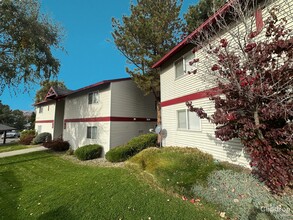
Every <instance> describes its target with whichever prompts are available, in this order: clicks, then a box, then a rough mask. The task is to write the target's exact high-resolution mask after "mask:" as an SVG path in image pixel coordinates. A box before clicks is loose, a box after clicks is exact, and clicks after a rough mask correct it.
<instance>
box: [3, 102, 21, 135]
mask: <svg viewBox="0 0 293 220" xmlns="http://www.w3.org/2000/svg"><path fill="white" fill-rule="evenodd" d="M0 123H1V124H5V125H8V126H11V127H14V128H16V129H18V130H21V129H23V128H24V125H25V116H24V114H23V112H22V111H20V110H11V109H10V107H9V106H8V105H4V104H2V102H1V101H0Z"/></svg>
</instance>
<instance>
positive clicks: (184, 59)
mask: <svg viewBox="0 0 293 220" xmlns="http://www.w3.org/2000/svg"><path fill="white" fill-rule="evenodd" d="M191 56H192V57H191ZM188 58H191V59H194V58H195V54H194V53H192V52H188V53H187V54H185V55H184V56H182V57H180V58H179V59H177V60H176V61H175V62H174V68H175V79H179V78H181V77H183V76H185V75H186V74H187V72H188V67H189V66H190V65H189V61H190V60H191V59H188ZM181 61H182V66H183V72H182V74H180V75H177V71H176V65H177V64H178V63H179V62H181ZM195 65H196V64H193V65H192V66H193V68H194V67H195ZM195 68H196V67H195ZM190 69H191V67H190Z"/></svg>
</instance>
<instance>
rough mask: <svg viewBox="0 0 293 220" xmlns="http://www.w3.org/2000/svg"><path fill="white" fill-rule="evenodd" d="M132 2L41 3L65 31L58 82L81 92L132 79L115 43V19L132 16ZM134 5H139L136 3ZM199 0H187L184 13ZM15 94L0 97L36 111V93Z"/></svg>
mask: <svg viewBox="0 0 293 220" xmlns="http://www.w3.org/2000/svg"><path fill="white" fill-rule="evenodd" d="M130 2H131V1H130V0H111V1H105V0H41V5H42V11H43V12H45V13H47V14H49V16H50V17H51V18H53V20H54V21H55V22H57V23H60V25H61V26H62V27H63V28H64V32H65V37H64V39H63V46H64V48H65V50H66V53H65V52H61V51H57V52H56V53H55V56H56V57H57V58H58V59H59V60H60V62H61V69H60V73H59V76H58V80H60V81H64V83H65V85H66V86H67V87H68V88H69V89H78V88H81V87H84V86H87V85H90V84H93V83H95V82H99V81H102V80H105V79H114V78H121V77H128V74H127V73H126V72H125V67H126V66H127V63H126V59H125V58H124V56H123V55H121V54H120V52H119V51H118V50H117V49H116V47H115V44H114V43H111V42H108V40H111V41H112V36H111V32H112V26H111V18H112V17H115V18H121V17H122V16H123V15H130V10H129V8H130ZM133 2H136V1H135V0H133ZM196 2H197V0H184V1H183V7H182V9H181V11H182V13H185V12H186V11H187V9H188V6H189V5H194V4H195V3H196ZM39 88H40V87H39V86H38V85H36V86H33V88H32V89H31V90H30V92H29V93H24V94H22V93H18V94H16V95H15V94H14V93H13V92H10V91H9V90H5V91H4V93H3V94H2V95H1V96H0V99H1V101H2V103H3V104H6V105H9V106H10V108H11V109H13V110H14V109H20V110H34V108H33V106H32V104H33V99H34V96H35V93H36V91H37V90H38V89H39Z"/></svg>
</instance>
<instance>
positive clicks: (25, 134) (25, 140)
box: [19, 130, 36, 145]
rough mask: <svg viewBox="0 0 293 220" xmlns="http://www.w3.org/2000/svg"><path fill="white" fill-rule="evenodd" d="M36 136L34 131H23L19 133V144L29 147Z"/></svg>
mask: <svg viewBox="0 0 293 220" xmlns="http://www.w3.org/2000/svg"><path fill="white" fill-rule="evenodd" d="M35 136H36V131H35V130H25V131H22V132H21V133H20V138H19V143H21V144H24V145H30V144H31V143H32V141H33V139H34V137H35Z"/></svg>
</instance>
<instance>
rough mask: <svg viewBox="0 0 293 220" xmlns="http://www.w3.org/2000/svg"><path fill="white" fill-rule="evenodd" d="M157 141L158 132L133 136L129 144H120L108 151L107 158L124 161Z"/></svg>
mask: <svg viewBox="0 0 293 220" xmlns="http://www.w3.org/2000/svg"><path fill="white" fill-rule="evenodd" d="M156 143H157V135H156V134H144V135H140V136H138V137H135V138H132V139H131V140H130V141H129V142H128V143H127V144H125V145H123V146H118V147H115V148H113V149H111V150H110V151H108V152H107V153H106V155H105V156H106V159H107V160H109V161H110V162H122V161H125V160H127V159H129V158H130V157H132V156H134V155H136V154H137V153H139V152H140V151H142V150H143V149H146V148H148V147H154V146H156Z"/></svg>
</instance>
